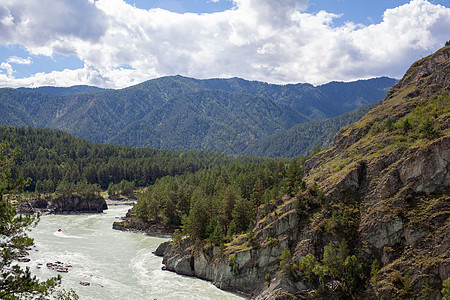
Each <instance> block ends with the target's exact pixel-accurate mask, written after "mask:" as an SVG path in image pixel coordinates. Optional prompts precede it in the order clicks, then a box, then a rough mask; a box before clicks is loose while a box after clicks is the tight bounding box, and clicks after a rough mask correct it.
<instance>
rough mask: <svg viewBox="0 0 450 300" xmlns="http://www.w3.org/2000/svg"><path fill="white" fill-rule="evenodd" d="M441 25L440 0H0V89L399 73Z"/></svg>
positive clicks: (445, 20) (443, 7) (429, 46)
mask: <svg viewBox="0 0 450 300" xmlns="http://www.w3.org/2000/svg"><path fill="white" fill-rule="evenodd" d="M448 28H450V8H449V3H448V0H429V1H426V0H411V1H403V0H393V1H387V0H377V1H357V0H309V1H307V0H280V1H273V0H186V1H181V0H155V1H150V0H126V1H124V0H77V1H73V0H21V1H16V0H2V1H1V3H0V87H19V86H42V85H52V86H71V85H75V84H88V85H96V86H101V87H108V88H122V87H126V86H130V85H133V84H136V83H139V82H142V81H145V80H149V79H152V78H156V77H161V76H166V75H176V74H180V75H184V76H190V77H196V78H212V77H221V78H227V77H234V76H237V77H242V78H245V79H249V80H261V81H266V82H272V83H281V84H283V83H296V82H308V83H312V84H322V83H326V82H329V81H333V80H337V81H350V80H356V79H362V78H371V77H377V76H390V77H395V78H400V77H401V76H402V75H403V73H404V72H405V71H406V69H407V68H408V67H409V66H410V65H411V63H413V62H414V61H415V60H417V59H420V58H421V57H423V56H426V55H429V54H431V53H433V52H434V51H436V50H437V49H439V48H441V47H442V46H443V45H444V43H445V41H447V40H449V39H450V35H449V33H450V30H449V29H448Z"/></svg>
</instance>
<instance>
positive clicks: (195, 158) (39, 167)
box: [0, 126, 233, 196]
mask: <svg viewBox="0 0 450 300" xmlns="http://www.w3.org/2000/svg"><path fill="white" fill-rule="evenodd" d="M2 139H3V140H6V141H8V142H9V143H11V144H12V143H14V144H15V145H17V146H18V147H20V148H21V149H23V153H22V155H21V157H20V160H19V161H18V164H17V165H15V166H12V167H11V176H12V178H19V177H20V176H22V177H24V178H27V177H29V178H31V182H30V185H29V186H27V187H26V190H27V191H37V192H39V193H52V192H54V191H55V189H56V187H57V186H58V185H59V183H60V182H62V181H64V180H65V181H67V182H69V183H74V184H75V183H77V182H80V181H84V180H86V181H87V182H88V183H89V184H98V185H100V187H101V188H102V189H107V188H108V187H109V186H110V184H111V189H112V190H111V191H112V194H113V195H116V194H119V195H120V194H123V195H125V196H128V194H130V193H131V190H132V189H134V188H133V184H134V185H137V186H147V185H149V184H153V183H154V182H155V181H156V180H157V179H158V178H161V177H164V176H167V175H172V176H173V175H177V174H182V173H185V172H195V171H197V170H200V169H203V168H207V167H210V166H213V165H219V164H224V163H227V162H230V161H232V160H233V159H231V158H227V157H225V156H224V155H221V154H217V153H211V152H199V151H185V152H181V151H167V150H155V149H137V148H131V147H125V146H115V145H103V144H94V143H91V142H88V141H86V140H83V139H79V138H75V137H73V136H71V135H69V134H66V133H63V132H62V131H58V130H51V129H35V128H31V127H27V128H26V127H20V128H14V127H11V126H0V140H2Z"/></svg>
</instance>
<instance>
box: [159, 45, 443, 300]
mask: <svg viewBox="0 0 450 300" xmlns="http://www.w3.org/2000/svg"><path fill="white" fill-rule="evenodd" d="M449 120H450V46H448V47H445V48H442V49H441V50H439V51H437V52H436V53H434V54H433V55H431V56H429V57H426V58H424V59H422V60H420V61H418V62H416V63H414V64H413V65H412V66H411V67H410V69H409V70H408V71H407V72H406V74H405V75H404V77H403V79H402V80H400V81H399V82H398V83H397V84H396V85H395V86H394V87H393V88H392V89H391V90H390V91H389V93H388V94H387V96H386V98H385V99H384V100H383V101H382V103H381V104H380V105H379V106H377V107H375V108H374V109H373V110H371V111H370V112H369V113H367V114H366V115H365V116H364V117H363V118H362V119H361V120H360V121H358V122H356V123H354V124H352V125H349V126H347V127H345V128H344V129H342V130H341V131H339V132H338V134H337V135H336V136H335V138H334V141H333V146H332V147H330V148H328V149H326V150H325V151H323V152H321V153H318V154H317V155H315V156H314V157H312V158H311V159H309V160H308V161H306V162H305V163H304V164H303V178H302V179H301V183H300V184H299V183H298V182H299V181H298V180H299V178H298V176H297V177H295V176H294V177H292V175H288V176H287V178H296V179H297V181H294V182H295V184H296V185H295V187H296V188H294V189H292V190H291V193H290V194H286V195H285V196H283V197H281V198H279V197H277V196H276V194H275V195H274V198H272V200H271V201H269V202H268V203H266V204H262V205H261V206H260V207H259V208H258V209H257V210H256V214H255V216H254V223H253V224H254V226H251V227H250V229H248V230H247V231H246V232H245V231H244V232H241V233H240V234H239V233H236V234H234V235H232V236H230V235H227V237H226V238H225V239H224V240H223V242H222V243H217V242H216V240H215V233H216V232H220V229H221V228H220V224H221V223H220V222H219V225H217V226H218V227H217V228H218V229H219V230H217V231H216V230H214V231H213V233H212V235H210V236H209V238H208V239H207V240H202V241H199V240H198V238H197V239H195V238H194V237H195V234H194V235H193V234H192V233H191V232H190V230H189V227H188V228H186V229H185V228H183V232H184V233H185V234H189V235H191V237H186V238H181V236H179V235H175V236H174V238H173V242H167V243H163V244H161V246H160V247H159V248H158V249H157V251H156V254H157V255H161V256H164V258H163V263H164V264H165V268H166V269H168V270H171V271H175V272H177V273H179V274H184V275H190V276H196V277H199V278H203V279H207V280H211V281H212V282H214V284H215V285H217V286H218V287H220V288H222V289H227V290H233V291H239V292H242V293H245V294H247V295H249V296H251V297H253V298H256V299H318V298H320V299H350V298H357V299H364V298H366V299H381V298H383V299H441V298H442V294H441V290H442V291H443V292H444V291H445V292H446V293H449V288H450V282H449V281H450V279H448V278H449V275H450V239H449V238H450V220H449V216H450V190H449V186H450V165H449V157H450V130H449V127H450V126H449V125H450V124H449ZM299 167H300V166H299ZM294 169H295V168H294ZM285 182H286V181H285ZM191 207H195V203H191ZM219 207H221V206H219ZM235 208H237V206H236V207H235ZM191 213H192V211H191V212H190V214H191ZM188 218H189V219H191V218H194V219H195V214H194V215H193V216H192V217H191V216H190V215H189V217H188ZM204 223H206V222H204ZM187 224H189V223H187ZM222 230H223V229H222Z"/></svg>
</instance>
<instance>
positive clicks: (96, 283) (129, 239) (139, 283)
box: [21, 206, 242, 300]
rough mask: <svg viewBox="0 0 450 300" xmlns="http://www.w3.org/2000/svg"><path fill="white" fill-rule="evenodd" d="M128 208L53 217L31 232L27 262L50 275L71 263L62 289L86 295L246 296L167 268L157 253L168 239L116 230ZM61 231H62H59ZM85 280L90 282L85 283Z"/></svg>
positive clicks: (41, 274)
mask: <svg viewBox="0 0 450 300" xmlns="http://www.w3.org/2000/svg"><path fill="white" fill-rule="evenodd" d="M129 208H130V207H129V206H111V207H110V209H108V210H106V211H105V212H104V213H102V214H81V215H48V216H42V217H41V220H40V222H39V224H38V225H37V226H36V227H35V228H33V230H32V231H31V232H30V236H31V237H33V238H34V241H35V247H34V248H33V249H32V250H31V251H29V252H30V256H29V258H30V259H31V261H30V262H28V263H21V265H23V266H29V267H30V268H31V270H32V272H33V274H35V275H37V276H38V278H41V279H45V278H49V277H51V276H55V275H57V274H58V273H57V272H56V271H53V270H50V269H48V268H47V267H46V264H47V263H55V262H57V261H59V262H61V263H63V264H65V265H70V266H71V267H69V268H68V270H69V271H68V273H61V274H62V276H63V280H62V287H63V288H65V289H66V290H68V289H73V290H74V291H75V292H76V293H77V294H78V295H79V296H80V298H81V299H83V300H84V299H242V298H241V297H240V296H238V295H235V294H232V293H228V292H224V291H222V290H220V289H218V288H216V287H215V286H214V285H212V284H211V283H209V282H206V281H203V280H199V279H195V278H190V277H185V276H180V275H177V274H175V273H172V272H168V271H162V270H161V267H162V264H161V261H162V258H161V257H157V256H155V255H153V254H152V251H154V250H155V249H156V248H157V247H158V245H159V244H160V243H161V242H164V241H166V240H167V239H163V238H155V237H149V236H146V235H142V234H136V233H130V232H122V231H117V230H113V229H112V223H113V222H114V221H116V220H117V219H118V218H119V217H120V216H123V215H125V213H126V211H127V210H128V209H129ZM58 229H61V231H58ZM80 282H89V284H90V285H89V286H82V285H80Z"/></svg>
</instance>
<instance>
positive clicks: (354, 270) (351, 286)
mask: <svg viewBox="0 0 450 300" xmlns="http://www.w3.org/2000/svg"><path fill="white" fill-rule="evenodd" d="M344 279H345V286H346V288H347V290H348V292H349V293H350V294H353V293H355V292H356V291H357V290H358V288H360V287H361V283H362V282H363V270H362V267H361V265H360V263H359V262H358V259H357V258H356V256H354V255H352V256H348V257H347V258H346V259H345V262H344Z"/></svg>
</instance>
